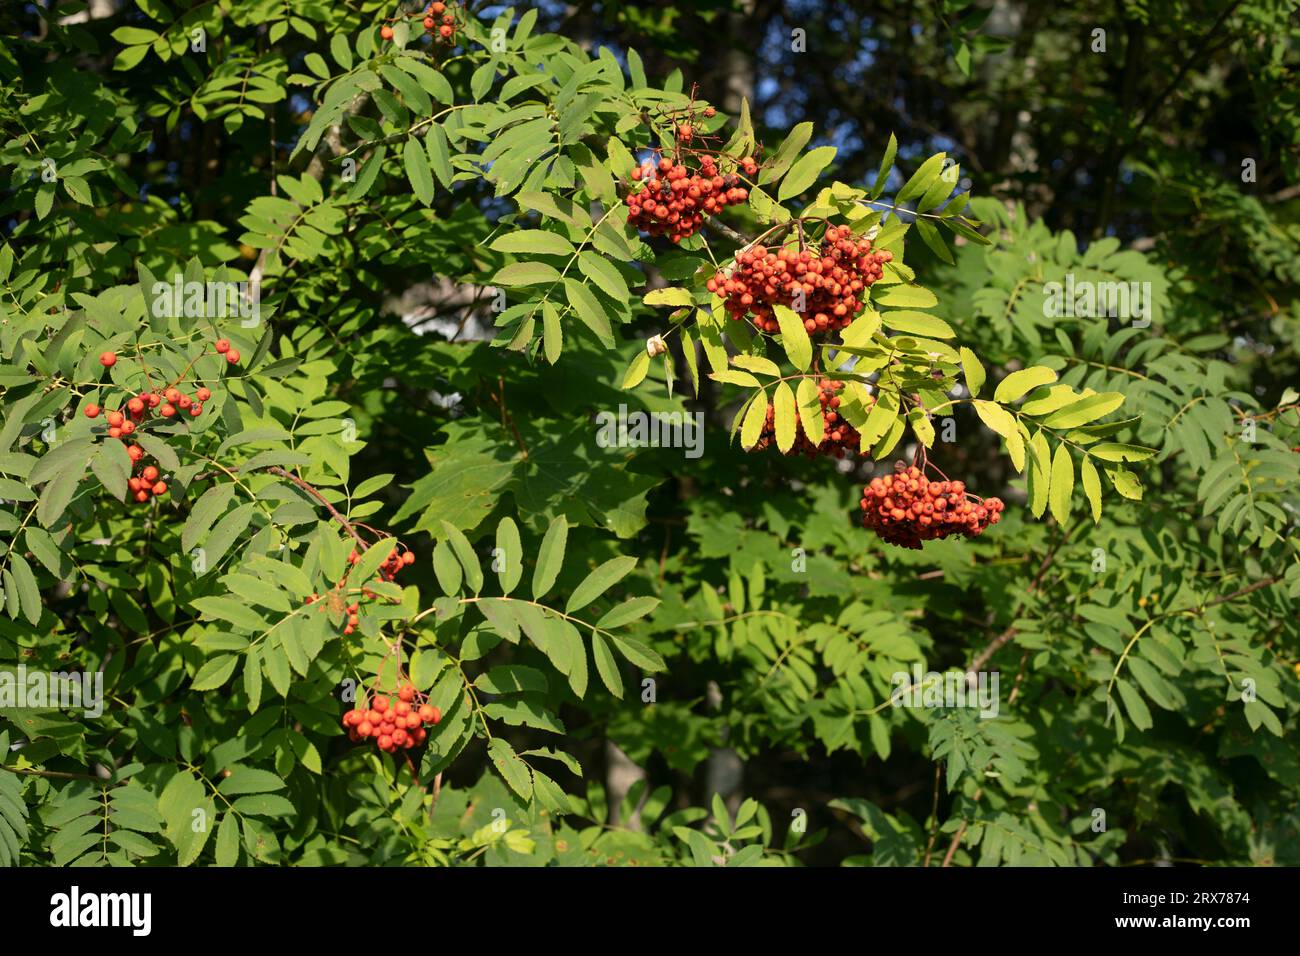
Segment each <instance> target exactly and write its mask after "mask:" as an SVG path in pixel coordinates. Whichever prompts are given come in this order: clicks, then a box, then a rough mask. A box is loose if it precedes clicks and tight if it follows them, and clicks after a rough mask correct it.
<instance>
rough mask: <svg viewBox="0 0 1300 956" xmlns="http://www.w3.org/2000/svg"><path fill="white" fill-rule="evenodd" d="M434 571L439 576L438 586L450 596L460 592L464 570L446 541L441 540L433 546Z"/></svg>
mask: <svg viewBox="0 0 1300 956" xmlns="http://www.w3.org/2000/svg"><path fill="white" fill-rule="evenodd" d="M433 573H434V575H435V576H436V577H437V578H438V586H439V587H440V588H442V593H443V594H445V595H447V596H448V597H456V596H457V595H459V594H460V585H461V581H462V580H463V578H462V572H461V569H460V562H459V561H457V560H456V556H455V555H454V554H452V550H451V546H450V545H449V544H447V542H446V541H439V542H438V543H437V544H435V545H434V546H433Z"/></svg>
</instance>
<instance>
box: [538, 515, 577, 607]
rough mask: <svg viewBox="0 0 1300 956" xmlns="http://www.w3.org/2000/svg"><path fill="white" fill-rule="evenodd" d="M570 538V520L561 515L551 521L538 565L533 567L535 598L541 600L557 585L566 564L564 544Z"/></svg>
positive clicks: (539, 553)
mask: <svg viewBox="0 0 1300 956" xmlns="http://www.w3.org/2000/svg"><path fill="white" fill-rule="evenodd" d="M568 539H569V522H568V520H567V519H566V518H565V517H564V515H560V516H558V517H557V518H555V520H553V521H552V522H551V525H550V527H549V528H547V529H546V534H545V535H544V536H543V537H542V546H541V548H540V549H538V552H537V567H535V568H534V569H533V599H534V600H538V601H540V600H541V599H542V597H543V596H544V595H545V594H546V592H547V591H549V590H550V589H551V588H552V587H553V586H554V585H555V579H556V578H557V577H559V575H560V568H561V567H562V566H563V564H564V546H565V544H566V542H567V541H568Z"/></svg>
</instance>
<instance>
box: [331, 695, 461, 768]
mask: <svg viewBox="0 0 1300 956" xmlns="http://www.w3.org/2000/svg"><path fill="white" fill-rule="evenodd" d="M441 721H442V713H441V711H439V710H438V708H437V707H433V706H431V705H430V704H429V703H428V700H427V698H425V697H424V695H423V694H420V693H419V692H418V691H416V689H415V688H414V687H413V686H411V685H410V684H409V683H404V684H402V686H401V687H399V688H398V690H397V699H396V700H393V699H392V698H391V697H389V696H387V695H386V694H381V695H379V696H376V697H375V698H374V699H373V700H372V701H370V704H369V706H367V705H366V702H365V700H364V699H363V700H359V701H357V706H356V707H355V708H354V709H353V710H349V711H348V712H347V713H346V714H344V715H343V727H344V729H345V730H346V731H347V732H348V739H349V740H351V741H353V742H354V743H359V742H360V741H362V740H365V739H367V738H369V739H371V740H373V741H374V742H375V744H376V746H378V747H379V749H380V750H382V751H384V752H385V753H395V752H396V751H398V750H410V749H411V748H412V747H418V746H419V745H420V744H422V743H424V742H425V740H427V739H428V736H429V732H428V731H427V730H426V729H425V725H428V726H436V725H437V724H438V723H440V722H441Z"/></svg>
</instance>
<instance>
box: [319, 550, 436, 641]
mask: <svg viewBox="0 0 1300 956" xmlns="http://www.w3.org/2000/svg"><path fill="white" fill-rule="evenodd" d="M360 560H361V555H360V553H358V552H357V551H351V552H349V553H348V564H349V565H355V564H357V563H358V562H359V561H360ZM414 563H415V552H414V551H407V550H401V551H399V550H398V549H397V548H393V550H392V551H390V552H388V557H386V558H385V559H384V563H383V564H381V565H380V566H379V576H380V577H381V578H383V579H384V580H385V581H392V580H393V579H394V578H396V577H397V572H398V571H400V570H402V568H405V567H409V566H410V565H412V564H414ZM346 583H347V575H346V574H344V575H343V580H341V581H339V583H338V586H339V587H340V588H342V587H343V586H344V585H345V584H346ZM374 596H375V592H374V591H371V590H370V589H369V588H366V587H363V588H362V589H361V597H362V598H363V599H365V600H373V599H374ZM320 599H321V597H320V595H319V594H311V595H308V597H307V599H306V601H305V602H304V603H306V604H315V603H316V602H317V601H319V600H320ZM336 600H337V598H336ZM340 603H341V602H340ZM325 609H326V605H325V604H322V605H321V606H320V610H322V611H324V610H325ZM344 610H345V611H346V612H347V617H345V618H344V620H343V634H344V635H345V636H346V635H348V634H351V633H353V632H354V631H355V630H356V629H357V626H358V624H359V623H360V618H359V617H358V615H359V614H360V613H361V604H360V602H353V603H352V604H349V605H347V606H346V607H345V608H344Z"/></svg>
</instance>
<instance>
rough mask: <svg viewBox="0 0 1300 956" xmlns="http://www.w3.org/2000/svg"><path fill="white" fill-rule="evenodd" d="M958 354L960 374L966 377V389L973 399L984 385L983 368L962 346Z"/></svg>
mask: <svg viewBox="0 0 1300 956" xmlns="http://www.w3.org/2000/svg"><path fill="white" fill-rule="evenodd" d="M958 352H959V353H960V354H961V367H962V372H963V373H964V374H965V376H966V389H967V391H969V392H970V394H971V398H975V397H977V396H978V395H979V393H980V388H982V387H983V385H984V366H983V365H981V364H980V360H979V358H977V357H976V355H975V353H974V352H972V351H971V350H970V349H968V348H966V346H964V345H963V346H962V347H961V348H960V349H958Z"/></svg>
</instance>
